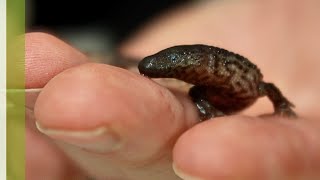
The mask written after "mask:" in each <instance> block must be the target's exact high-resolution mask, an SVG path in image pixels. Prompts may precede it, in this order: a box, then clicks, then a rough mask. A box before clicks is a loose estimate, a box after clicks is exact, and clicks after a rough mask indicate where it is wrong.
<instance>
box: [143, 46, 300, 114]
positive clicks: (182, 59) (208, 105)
mask: <svg viewBox="0 0 320 180" xmlns="http://www.w3.org/2000/svg"><path fill="white" fill-rule="evenodd" d="M138 68H139V71H140V73H141V74H143V75H146V76H148V77H150V78H176V79H179V80H182V81H185V82H187V83H191V84H194V86H193V87H192V88H191V89H190V91H189V95H190V96H191V98H192V100H193V101H194V103H195V104H196V106H197V108H198V109H199V113H200V118H201V120H207V119H210V118H213V117H217V116H223V115H230V114H233V113H236V112H239V111H241V110H243V109H245V108H246V107H248V106H250V105H252V104H253V103H254V102H255V101H256V100H257V98H259V97H262V96H268V97H269V99H270V100H271V101H272V103H273V106H274V109H275V114H277V115H281V116H284V117H296V114H295V112H294V111H293V110H292V107H293V104H292V103H290V102H289V101H288V100H287V98H285V97H284V96H283V95H282V93H281V91H280V90H279V89H278V88H277V87H276V86H275V85H273V84H272V83H266V82H263V81H262V78H263V76H262V74H261V73H260V70H259V69H258V68H257V66H256V65H254V64H253V63H251V62H250V61H249V60H248V59H246V58H245V57H243V56H240V55H238V54H235V53H232V52H229V51H227V50H224V49H221V48H217V47H213V46H207V45H200V44H198V45H182V46H174V47H170V48H167V49H164V50H162V51H160V52H158V53H156V54H154V55H151V56H148V57H146V58H144V59H143V60H142V61H141V62H140V63H139V65H138Z"/></svg>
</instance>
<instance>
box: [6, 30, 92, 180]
mask: <svg viewBox="0 0 320 180" xmlns="http://www.w3.org/2000/svg"><path fill="white" fill-rule="evenodd" d="M86 61H87V59H86V57H85V56H84V55H82V54H81V53H80V52H78V51H77V50H75V49H74V48H72V47H71V46H69V45H67V44H66V43H64V42H63V41H61V40H59V39H57V38H55V37H53V36H52V35H49V34H45V33H28V34H26V35H25V72H26V75H25V76H26V85H25V86H26V88H27V89H26V90H25V92H26V104H25V106H26V178H27V179H43V178H44V177H46V179H70V178H71V179H72V178H76V179H80V177H81V176H82V174H81V173H79V170H78V169H76V168H75V167H74V165H73V164H72V163H71V162H70V160H69V159H67V158H66V157H65V155H63V154H62V152H61V151H60V150H59V149H58V148H57V147H56V146H55V145H54V144H52V143H51V142H50V141H48V138H46V137H45V136H43V135H42V134H40V133H39V132H38V130H37V129H36V127H35V121H34V114H33V108H34V104H35V102H36V99H37V97H38V94H39V92H40V91H41V88H42V87H43V86H44V85H45V84H46V83H47V82H48V81H49V80H50V79H51V78H52V77H54V76H55V75H57V74H58V73H60V72H61V71H63V70H65V69H67V68H70V67H72V66H76V65H79V64H82V63H84V62H86ZM9 86H10V85H9ZM14 92H16V91H14ZM17 93H19V91H17ZM77 171H78V172H77Z"/></svg>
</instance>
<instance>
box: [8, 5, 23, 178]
mask: <svg viewBox="0 0 320 180" xmlns="http://www.w3.org/2000/svg"><path fill="white" fill-rule="evenodd" d="M6 3H7V179H8V180H24V179H25V106H24V105H25V94H24V90H23V89H24V87H25V86H24V82H25V78H24V75H25V74H24V33H25V0H7V1H6Z"/></svg>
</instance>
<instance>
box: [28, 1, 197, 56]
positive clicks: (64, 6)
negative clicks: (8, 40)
mask: <svg viewBox="0 0 320 180" xmlns="http://www.w3.org/2000/svg"><path fill="white" fill-rule="evenodd" d="M190 1H191V0H161V1H150V0H140V1H129V0H128V1H123V0H116V1H98V0H90V1H62V0H55V1H44V0H27V1H26V4H27V6H26V7H27V10H26V11H27V20H26V22H27V31H28V32H30V31H44V32H49V33H51V34H54V35H56V36H58V37H60V38H62V39H64V40H66V41H68V42H69V43H71V44H73V45H74V46H76V47H78V48H80V49H81V50H83V51H89V52H91V53H99V51H103V50H106V49H110V48H111V47H113V46H115V45H117V44H119V43H120V42H122V41H123V40H125V39H126V38H127V37H128V36H130V34H131V33H133V32H134V31H136V30H137V28H139V27H141V25H143V24H144V23H145V22H147V21H148V20H150V19H152V18H153V17H154V16H157V15H159V14H161V13H163V12H165V11H166V10H169V9H170V8H173V7H175V6H179V5H182V4H185V3H188V2H190ZM95 51H96V52H95Z"/></svg>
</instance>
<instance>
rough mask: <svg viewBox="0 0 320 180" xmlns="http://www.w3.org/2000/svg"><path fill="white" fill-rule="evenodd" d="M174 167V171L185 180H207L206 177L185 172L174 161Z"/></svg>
mask: <svg viewBox="0 0 320 180" xmlns="http://www.w3.org/2000/svg"><path fill="white" fill-rule="evenodd" d="M172 168H173V171H174V173H175V174H176V175H177V176H179V177H180V178H181V179H183V180H205V179H202V178H199V177H195V176H191V175H189V174H187V173H185V172H183V171H182V170H180V169H179V168H178V167H177V166H176V165H175V164H174V163H173V164H172Z"/></svg>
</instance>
